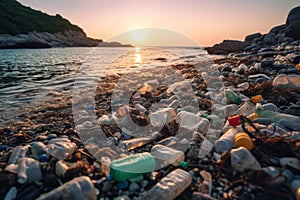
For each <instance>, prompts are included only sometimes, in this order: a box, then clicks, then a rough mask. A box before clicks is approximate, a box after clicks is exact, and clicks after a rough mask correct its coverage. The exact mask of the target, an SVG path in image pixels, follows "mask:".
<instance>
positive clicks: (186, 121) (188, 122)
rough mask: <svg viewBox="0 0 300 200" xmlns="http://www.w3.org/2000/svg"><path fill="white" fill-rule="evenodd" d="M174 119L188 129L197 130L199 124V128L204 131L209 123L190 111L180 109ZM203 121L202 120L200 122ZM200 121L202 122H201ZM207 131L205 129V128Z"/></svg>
mask: <svg viewBox="0 0 300 200" xmlns="http://www.w3.org/2000/svg"><path fill="white" fill-rule="evenodd" d="M176 121H177V122H178V123H179V126H180V127H181V128H185V129H187V130H190V131H197V130H198V128H199V125H201V127H200V128H201V129H202V131H203V132H204V131H205V130H206V129H207V128H206V126H208V125H209V122H208V121H207V120H206V119H203V118H201V117H199V116H198V115H196V114H194V113H190V112H187V111H181V112H179V113H178V114H177V116H176ZM202 121H203V122H202ZM201 122H202V124H201ZM206 131H207V130H206Z"/></svg>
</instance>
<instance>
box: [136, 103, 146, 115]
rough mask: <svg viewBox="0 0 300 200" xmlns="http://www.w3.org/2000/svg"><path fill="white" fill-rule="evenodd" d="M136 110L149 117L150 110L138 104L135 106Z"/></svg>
mask: <svg viewBox="0 0 300 200" xmlns="http://www.w3.org/2000/svg"><path fill="white" fill-rule="evenodd" d="M134 107H135V108H137V109H138V110H139V111H140V112H141V113H143V114H145V115H149V112H148V110H147V109H146V108H145V107H144V106H142V105H141V104H139V103H137V104H135V105H134Z"/></svg>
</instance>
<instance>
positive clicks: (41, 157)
mask: <svg viewBox="0 0 300 200" xmlns="http://www.w3.org/2000/svg"><path fill="white" fill-rule="evenodd" d="M47 160H48V155H47V154H45V153H43V154H41V155H39V161H40V162H46V161H47Z"/></svg>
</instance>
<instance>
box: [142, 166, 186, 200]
mask: <svg viewBox="0 0 300 200" xmlns="http://www.w3.org/2000/svg"><path fill="white" fill-rule="evenodd" d="M191 183H192V175H191V174H190V173H188V172H186V171H184V170H182V169H176V170H174V171H172V172H171V173H170V174H168V175H167V176H165V177H164V178H163V179H161V180H160V181H159V182H158V183H157V184H156V185H155V186H153V187H152V188H151V189H150V190H149V191H148V192H147V194H146V196H145V199H146V200H162V199H164V200H172V199H175V198H176V197H177V196H178V195H180V194H181V193H182V192H183V191H184V190H185V189H186V188H187V187H188V186H189V185H190V184H191Z"/></svg>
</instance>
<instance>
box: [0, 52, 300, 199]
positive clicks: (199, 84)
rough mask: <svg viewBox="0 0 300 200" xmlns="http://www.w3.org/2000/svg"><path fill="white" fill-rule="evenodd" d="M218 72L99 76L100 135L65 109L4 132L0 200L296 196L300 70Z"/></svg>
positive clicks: (44, 111)
mask: <svg viewBox="0 0 300 200" xmlns="http://www.w3.org/2000/svg"><path fill="white" fill-rule="evenodd" d="M247 62H249V60H247ZM216 63H217V64H212V65H211V66H208V67H209V69H211V71H209V69H208V72H207V73H205V72H204V73H201V72H199V71H198V70H197V69H196V68H195V67H194V66H192V65H176V66H171V67H170V68H167V69H162V68H156V69H153V70H152V71H151V73H147V72H140V73H139V74H131V75H130V77H122V76H121V75H111V76H106V77H103V78H102V79H101V80H100V82H99V84H98V88H97V90H96V96H95V102H96V105H95V107H89V106H87V110H85V111H84V112H94V113H95V115H96V116H97V121H98V122H99V126H98V127H94V126H93V125H92V123H91V122H89V121H88V120H87V119H86V118H84V114H82V120H81V121H80V123H76V124H74V122H73V121H72V115H71V114H70V112H71V111H70V103H66V105H65V106H60V107H55V108H53V107H51V106H50V105H47V106H48V107H47V106H45V107H43V108H37V110H35V111H32V112H31V113H30V115H31V116H29V117H24V116H23V118H22V117H20V121H22V120H23V122H22V123H21V122H20V121H19V122H18V123H17V122H16V123H15V124H14V125H11V126H8V127H5V128H1V130H0V132H1V141H0V142H1V143H0V144H1V145H0V153H1V165H0V167H1V168H0V169H1V171H0V185H1V187H0V188H1V189H0V196H1V199H5V200H12V199H22V200H23V199H39V200H47V199H101V200H106V199H116V200H117V199H119V200H121V199H149V200H150V199H151V200H152V199H193V200H197V199H271V198H273V199H300V160H299V159H300V148H299V147H300V112H299V110H300V94H299V91H300V81H299V79H300V75H299V71H296V72H295V71H293V74H278V73H272V72H270V71H269V72H268V71H267V70H266V69H262V68H261V67H262V66H261V63H254V64H252V65H253V66H251V67H250V68H249V66H247V65H249V64H248V63H246V64H245V63H239V64H238V65H237V63H229V62H228V58H226V59H223V58H222V59H220V60H217V61H216ZM298 65H299V64H298ZM298 65H296V66H298ZM253 68H254V69H255V73H253V71H254V70H253ZM153 74H156V75H155V77H154V78H153ZM174 74H178V77H183V78H182V79H180V78H178V79H177V78H176V79H174V78H173V77H174ZM166 77H171V78H166ZM209 79H211V80H212V81H210V82H209ZM134 80H136V81H134ZM137 80H138V81H139V82H140V83H137ZM122 81H123V82H122ZM218 81H219V82H221V83H223V85H222V86H221V87H218V86H217V85H218V84H219V82H218ZM122 83H126V85H124V84H122ZM126 95H129V98H128V103H127V104H124V103H123V102H122V101H123V100H124V99H123V97H126ZM80 101H82V99H81V100H80ZM66 102H67V101H66ZM53 103H54V104H55V103H57V102H53ZM73 103H74V104H76V102H73ZM50 107H51V108H50ZM50 111H53V112H50ZM84 112H83V111H82V113H84ZM54 113H56V114H54ZM58 113H60V114H58ZM63 113H64V114H65V115H64V114H63ZM64 120H67V121H64ZM51 121H55V122H56V123H57V126H55V124H54V125H53V124H50V123H51ZM38 125H39V126H38ZM20 127H23V128H24V127H26V130H25V129H22V128H20ZM55 127H57V128H56V129H55ZM100 128H101V130H103V133H104V134H105V138H106V140H105V141H95V139H93V137H92V135H88V136H87V137H88V139H87V140H88V141H82V137H81V135H82V134H84V132H86V133H90V131H91V130H94V131H95V133H96V134H100V133H99V132H97V130H98V129H100ZM22 130H23V132H22ZM12 137H14V138H20V139H18V140H16V139H13V140H12V139H11V138H12ZM9 141H10V142H9ZM90 149H93V151H90ZM91 152H95V153H91Z"/></svg>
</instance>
